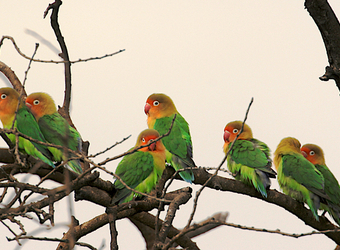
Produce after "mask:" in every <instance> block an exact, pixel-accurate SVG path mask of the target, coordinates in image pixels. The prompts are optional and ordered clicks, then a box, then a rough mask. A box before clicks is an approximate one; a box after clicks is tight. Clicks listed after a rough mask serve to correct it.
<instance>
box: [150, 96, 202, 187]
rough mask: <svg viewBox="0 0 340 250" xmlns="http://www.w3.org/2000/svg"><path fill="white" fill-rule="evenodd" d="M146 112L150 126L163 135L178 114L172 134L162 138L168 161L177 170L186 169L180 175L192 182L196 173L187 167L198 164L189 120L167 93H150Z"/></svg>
mask: <svg viewBox="0 0 340 250" xmlns="http://www.w3.org/2000/svg"><path fill="white" fill-rule="evenodd" d="M144 112H145V114H147V116H148V118H147V123H148V126H149V128H153V129H155V130H157V131H158V132H159V133H160V134H161V135H164V134H166V133H167V132H168V131H169V129H170V126H171V123H172V120H173V118H174V116H175V114H176V119H175V121H174V124H173V127H172V129H171V132H170V134H169V135H168V136H166V137H164V138H162V142H163V144H164V146H165V148H166V161H167V162H168V163H170V164H171V166H172V167H173V168H174V169H175V170H176V171H177V170H180V169H186V170H185V171H181V172H179V175H180V176H181V177H182V179H183V180H185V181H187V182H189V183H192V181H193V180H194V175H193V173H192V171H191V169H187V168H194V167H196V164H195V162H194V161H193V159H192V142H191V136H190V131H189V125H188V123H187V121H186V120H185V119H184V118H183V116H181V115H180V113H178V111H177V109H176V107H175V104H174V103H173V101H172V100H171V98H170V97H169V96H167V95H165V94H152V95H150V96H149V97H148V99H147V100H146V104H145V107H144Z"/></svg>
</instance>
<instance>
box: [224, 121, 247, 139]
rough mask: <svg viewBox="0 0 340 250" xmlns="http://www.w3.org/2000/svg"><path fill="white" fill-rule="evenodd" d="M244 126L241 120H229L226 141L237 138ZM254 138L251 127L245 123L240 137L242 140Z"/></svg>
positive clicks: (225, 135)
mask: <svg viewBox="0 0 340 250" xmlns="http://www.w3.org/2000/svg"><path fill="white" fill-rule="evenodd" d="M241 128H242V122H241V121H233V122H229V123H228V124H227V125H226V126H225V128H224V134H223V139H224V141H225V142H227V143H230V142H232V141H234V140H235V138H236V136H237V135H238V134H239V133H240V131H241ZM252 138H253V133H252V131H251V128H250V127H249V126H248V125H247V124H244V127H243V131H242V133H241V134H240V136H239V137H238V139H240V140H250V139H252Z"/></svg>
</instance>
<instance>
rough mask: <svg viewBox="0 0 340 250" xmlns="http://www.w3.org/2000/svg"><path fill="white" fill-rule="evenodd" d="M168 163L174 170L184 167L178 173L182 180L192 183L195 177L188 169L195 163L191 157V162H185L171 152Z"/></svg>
mask: <svg viewBox="0 0 340 250" xmlns="http://www.w3.org/2000/svg"><path fill="white" fill-rule="evenodd" d="M170 164H171V166H172V167H173V168H174V169H175V170H176V171H177V170H180V169H185V170H184V171H180V172H179V175H180V176H181V177H182V179H183V180H185V181H186V182H189V183H190V184H192V182H193V181H194V179H195V177H194V174H193V172H192V170H191V169H190V168H191V167H195V163H194V161H193V160H192V159H191V162H187V161H184V160H183V159H181V158H179V157H178V156H176V155H174V154H173V155H172V157H171V160H170Z"/></svg>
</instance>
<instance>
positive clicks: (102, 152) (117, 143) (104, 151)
mask: <svg viewBox="0 0 340 250" xmlns="http://www.w3.org/2000/svg"><path fill="white" fill-rule="evenodd" d="M130 137H131V135H129V136H127V137H125V138H123V139H122V140H121V141H119V142H116V143H115V144H113V145H112V146H110V147H108V148H107V149H105V150H103V151H101V152H98V153H96V154H94V155H89V156H88V158H95V157H97V156H98V155H101V154H104V153H106V152H107V151H109V150H111V149H112V148H114V147H115V146H117V145H119V144H122V143H123V142H124V141H126V140H127V139H129V138H130Z"/></svg>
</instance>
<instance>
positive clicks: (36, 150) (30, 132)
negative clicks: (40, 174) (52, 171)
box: [4, 105, 55, 167]
mask: <svg viewBox="0 0 340 250" xmlns="http://www.w3.org/2000/svg"><path fill="white" fill-rule="evenodd" d="M4 127H5V128H11V127H12V124H8V125H7V126H5V125H4ZM14 127H16V128H17V129H18V131H19V132H21V133H23V134H25V135H27V136H29V137H32V138H33V139H36V140H39V141H41V142H46V140H45V138H44V136H43V134H42V133H41V131H40V129H39V126H38V124H37V122H36V120H35V118H34V116H33V115H32V113H31V112H30V111H29V110H28V108H27V107H26V106H24V105H22V107H20V108H19V110H18V113H17V116H16V121H15V124H14ZM7 136H8V138H9V139H10V140H11V141H12V143H14V144H15V135H13V134H8V135H7ZM19 149H20V151H21V152H24V153H26V154H28V155H32V156H34V157H36V158H39V159H41V160H42V161H43V162H45V163H47V164H48V165H50V166H52V167H55V166H54V164H53V162H52V158H53V156H52V154H51V152H50V151H49V150H48V148H47V147H46V146H44V145H41V144H38V143H36V142H31V141H29V140H26V139H24V138H23V137H19Z"/></svg>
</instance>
